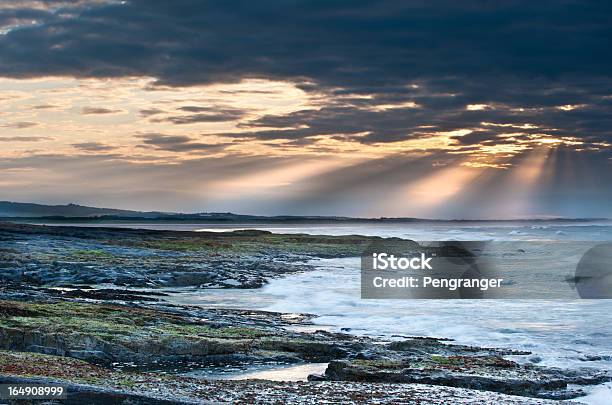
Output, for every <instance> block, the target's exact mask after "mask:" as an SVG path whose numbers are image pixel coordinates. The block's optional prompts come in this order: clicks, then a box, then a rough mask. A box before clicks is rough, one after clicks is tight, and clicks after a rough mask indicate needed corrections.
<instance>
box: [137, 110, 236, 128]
mask: <svg viewBox="0 0 612 405" xmlns="http://www.w3.org/2000/svg"><path fill="white" fill-rule="evenodd" d="M178 110H179V111H180V112H190V113H195V114H189V115H176V116H171V117H166V118H154V119H152V120H151V121H152V122H171V123H173V124H176V125H183V124H197V123H200V122H224V121H235V120H239V119H240V118H242V117H243V116H244V114H245V111H243V110H240V109H237V108H228V107H219V108H216V107H200V106H183V107H179V108H178ZM141 113H142V112H141Z"/></svg>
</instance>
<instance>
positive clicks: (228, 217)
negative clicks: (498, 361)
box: [0, 201, 611, 224]
mask: <svg viewBox="0 0 612 405" xmlns="http://www.w3.org/2000/svg"><path fill="white" fill-rule="evenodd" d="M0 221H10V222H15V221H17V222H37V223H40V222H50V223H55V222H68V223H108V222H116V223H129V222H134V221H138V222H145V223H159V222H162V223H163V222H181V223H189V222H191V223H201V224H224V223H225V224H252V223H256V224H262V223H275V224H278V223H282V224H291V223H300V224H303V223H310V224H333V223H342V224H348V223H373V224H384V223H394V224H396V223H481V222H484V223H496V222H499V223H534V222H536V223H546V222H565V223H567V222H580V223H588V222H602V221H603V222H608V221H611V220H610V219H609V218H565V217H550V218H524V219H521V218H516V219H433V218H413V217H378V218H362V217H344V216H311V215H304V216H302V215H274V216H264V215H244V214H234V213H231V212H212V213H208V212H203V213H173V212H157V211H130V210H121V209H114V208H97V207H89V206H83V205H77V204H66V205H45V204H33V203H21V202H10V201H0Z"/></svg>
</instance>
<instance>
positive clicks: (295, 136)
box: [0, 0, 612, 219]
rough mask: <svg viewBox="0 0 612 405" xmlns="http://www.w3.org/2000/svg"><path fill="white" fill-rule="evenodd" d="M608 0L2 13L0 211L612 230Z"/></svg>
mask: <svg viewBox="0 0 612 405" xmlns="http://www.w3.org/2000/svg"><path fill="white" fill-rule="evenodd" d="M610 49H612V3H609V2H599V1H592V2H591V1H566V0H556V1H538V2H528V1H512V0H509V1H504V2H492V1H468V2H456V1H424V0H423V1H421V0H414V1H404V2H397V1H362V0H352V1H334V0H325V1H320V0H311V1H301V0H287V1H268V0H261V1H236V0H227V1H200V0H198V1H195V0H193V1H192V0H176V1H172V2H168V1H157V0H128V1H114V0H74V1H50V0H22V1H16V0H3V1H2V2H1V3H0V200H11V201H23V202H39V203H51V204H63V203H71V202H73V203H80V204H84V205H93V206H103V207H115V208H125V209H136V210H161V211H182V212H204V211H207V212H228V211H231V212H236V213H245V214H261V215H280V214H294V215H346V216H360V217H380V216H386V217H395V216H409V217H422V218H450V219H463V218H466V219H478V218H487V219H491V218H532V217H557V216H562V217H612V204H610V201H611V200H612V170H611V169H612V153H611V148H612V53H611V52H610Z"/></svg>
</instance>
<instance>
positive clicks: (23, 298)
mask: <svg viewBox="0 0 612 405" xmlns="http://www.w3.org/2000/svg"><path fill="white" fill-rule="evenodd" d="M378 239H379V238H371V237H363V236H339V237H332V236H311V235H277V234H271V233H269V232H262V231H242V232H229V233H214V232H211V233H204V232H201V233H200V232H198V233H196V232H172V231H146V230H128V229H111V228H78V227H41V226H33V225H19V224H10V223H2V224H0V281H2V284H1V287H0V379H1V380H2V381H0V383H9V382H10V383H16V382H26V381H30V382H33V381H43V380H44V381H54V382H61V383H62V384H65V385H67V386H68V387H69V393H70V395H69V397H68V399H67V400H64V401H63V402H65V403H85V402H86V403H109V404H110V403H126V404H127V403H130V404H139V403H142V404H145V403H146V404H150V403H159V404H166V403H168V404H170V403H209V402H213V403H219V402H230V403H347V402H357V403H359V402H367V401H375V402H378V403H457V404H461V403H516V404H522V403H527V404H531V403H555V402H557V401H558V400H565V399H570V398H576V397H579V396H580V395H583V394H584V391H583V388H582V387H584V386H587V385H593V384H599V383H602V382H605V381H609V380H610V376H609V375H606V374H604V373H601V372H597V371H594V370H591V369H587V368H585V369H581V370H564V369H556V368H546V367H541V366H538V365H535V364H529V363H527V364H523V363H519V362H516V361H513V360H512V359H511V358H510V357H509V356H512V358H515V356H523V355H528V354H529V353H527V352H517V351H512V350H501V349H495V348H481V347H470V346H462V345H456V344H453V343H452V342H450V341H447V340H444V339H435V338H415V337H405V338H403V339H397V340H394V341H381V340H376V339H371V338H366V337H358V336H354V335H349V334H344V333H330V332H326V331H315V332H312V333H304V332H295V331H292V328H291V326H295V325H308V324H309V322H310V319H311V317H310V316H309V315H308V314H283V313H274V312H263V311H253V310H235V309H214V308H200V307H190V306H179V305H172V304H170V303H169V302H167V301H166V300H165V299H164V298H165V295H164V293H162V292H159V291H155V288H157V287H177V288H178V287H183V286H193V287H196V286H197V287H199V288H202V289H207V288H257V287H260V286H261V285H263V284H264V283H266V281H267V280H269V279H271V278H274V277H281V276H283V275H285V274H289V273H292V272H299V271H309V270H310V269H311V266H310V265H309V264H308V261H309V260H310V259H313V258H317V257H345V256H354V255H358V254H359V253H360V252H361V251H363V249H364V248H365V247H366V246H368V245H369V244H371V243H372V242H374V241H376V240H378ZM101 284H102V285H104V286H103V287H100V285H101ZM137 287H149V289H148V290H147V291H142V290H139V289H137ZM203 293H205V292H203ZM308 363H329V364H328V366H327V369H326V371H325V372H324V373H323V374H320V375H311V376H309V378H308V379H309V381H303V382H277V381H266V380H249V381H226V380H210V379H203V378H197V377H194V376H189V374H188V373H186V371H192V370H206V369H207V368H212V367H223V366H228V365H240V366H242V367H250V366H253V365H276V366H278V365H291V364H308ZM41 379H43V380H41ZM83 401H84V402H83Z"/></svg>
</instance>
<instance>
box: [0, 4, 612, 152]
mask: <svg viewBox="0 0 612 405" xmlns="http://www.w3.org/2000/svg"><path fill="white" fill-rule="evenodd" d="M18 12H19V13H22V14H23V15H25V14H27V13H28V12H30V13H38V14H37V15H36V17H37V20H38V21H39V22H40V23H39V24H37V25H34V26H26V25H24V26H23V27H22V28H21V29H15V30H11V31H9V32H8V33H7V34H6V35H3V36H0V55H1V57H2V64H0V74H1V75H6V76H12V77H37V76H45V75H61V76H66V75H68V76H76V77H112V76H152V77H155V78H157V79H158V81H159V83H160V84H166V85H171V86H172V85H193V84H202V83H215V82H235V81H239V80H240V79H242V78H245V77H258V78H271V79H281V80H292V81H294V82H297V83H300V84H299V86H300V87H301V88H302V89H304V90H305V91H309V92H314V91H317V92H325V93H326V94H328V95H329V96H330V99H332V100H333V99H334V98H336V99H341V100H342V101H335V102H333V103H332V105H327V106H324V107H323V108H322V109H320V110H310V111H300V112H296V113H292V114H290V115H288V116H279V117H263V118H261V119H260V120H258V121H254V122H253V121H247V122H243V123H242V125H243V128H246V129H247V130H249V129H250V130H252V132H250V134H249V135H251V136H252V137H256V138H259V139H276V138H281V139H297V138H303V137H310V136H316V135H331V136H335V135H338V134H342V135H356V134H362V133H364V132H367V135H366V136H365V137H359V138H358V139H359V140H360V141H361V142H366V143H372V142H389V141H397V140H402V139H407V138H414V137H419V136H422V134H423V132H425V131H423V130H422V128H421V127H422V126H425V125H426V126H429V127H430V128H431V130H430V132H434V131H450V130H455V129H459V128H474V127H479V126H480V125H481V122H494V123H504V124H507V123H514V124H517V125H521V124H526V123H529V124H533V125H537V126H539V127H541V128H546V129H550V130H554V129H556V130H557V131H553V132H556V133H558V134H560V135H562V136H575V137H581V138H584V139H586V140H588V141H593V142H603V141H610V140H612V134H611V132H610V128H612V127H611V126H610V123H611V122H610V118H609V117H610V116H612V114H610V112H611V108H610V107H611V106H610V99H609V97H610V95H611V94H612V78H611V74H612V73H611V72H612V68H611V67H612V63H611V62H612V54H611V53H610V52H609V49H610V48H612V43H611V38H612V3H609V2H596V1H592V2H582V1H581V2H578V1H572V0H560V1H539V2H523V1H507V2H500V3H495V2H470V3H466V2H454V1H424V0H421V1H419V0H415V1H410V2H395V1H385V0H382V1H361V0H358V1H351V2H347V1H326V2H312V1H299V0H295V1H290V2H278V1H267V0H264V1H257V2H253V1H239V0H232V1H223V2H201V1H195V0H183V1H174V2H167V1H161V0H159V1H155V0H132V1H128V2H123V3H118V4H102V5H95V4H94V5H92V4H89V5H87V6H84V5H82V4H79V5H78V6H74V7H73V8H70V6H69V5H65V4H64V6H63V9H62V12H61V13H58V12H52V11H49V10H44V11H36V10H28V9H27V7H23V8H22V9H20V10H19V11H18ZM10 13H13V14H15V13H17V11H11V12H10ZM6 18H7V21H8V19H9V18H13V19H15V16H13V17H10V16H8V14H7V17H6ZM32 55H36V57H35V58H33V57H32ZM415 84H416V85H418V86H419V87H415V86H411V85H415ZM357 94H360V95H368V96H371V99H369V100H360V99H358V98H353V99H351V95H357ZM343 96H345V98H342V97H343ZM606 97H608V98H606ZM406 101H412V102H414V103H416V104H418V105H419V106H420V108H396V109H382V110H381V109H376V108H374V107H375V103H378V104H397V103H401V102H406ZM468 104H488V105H491V106H492V107H493V108H491V109H486V110H482V111H468V110H466V105H468ZM578 104H580V105H584V106H582V107H581V108H577V109H574V110H571V111H564V110H559V109H557V107H558V106H562V105H578ZM188 107H189V106H186V107H185V108H188ZM183 112H191V113H192V114H191V115H173V116H170V117H165V118H155V119H160V120H167V121H168V122H171V123H174V124H179V125H180V124H192V123H202V122H219V121H228V120H237V119H241V118H244V117H243V115H242V114H241V113H240V112H223V111H216V112H214V111H203V112H202V111H200V112H198V111H195V110H191V111H190V110H188V109H187V110H183ZM141 114H142V115H144V116H148V115H151V114H149V113H148V111H147V110H143V112H141ZM267 124H269V125H267ZM263 127H266V129H262V128H263ZM292 127H293V128H296V129H293V130H292V129H289V130H288V129H287V128H292ZM270 128H272V129H270ZM487 130H488V133H490V134H491V138H490V139H496V135H497V134H499V133H501V132H504V131H508V128H504V127H487ZM547 133H548V132H547ZM230 135H233V136H239V135H238V134H230Z"/></svg>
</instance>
